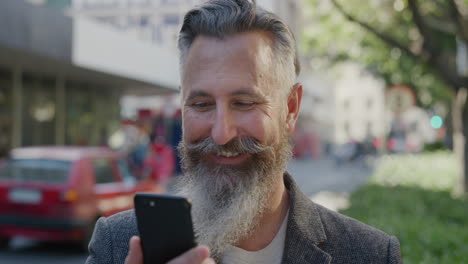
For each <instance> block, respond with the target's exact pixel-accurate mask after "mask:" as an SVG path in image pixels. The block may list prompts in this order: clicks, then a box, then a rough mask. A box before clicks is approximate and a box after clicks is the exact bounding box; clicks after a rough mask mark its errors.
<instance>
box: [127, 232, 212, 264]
mask: <svg viewBox="0 0 468 264" xmlns="http://www.w3.org/2000/svg"><path fill="white" fill-rule="evenodd" d="M129 244H130V249H129V252H128V255H127V258H126V259H125V264H143V251H142V249H141V241H140V238H139V237H137V236H134V237H132V238H131V239H130V241H129ZM209 254H210V252H209V249H208V247H206V246H197V247H195V248H193V249H191V250H189V251H187V252H185V253H184V254H182V255H181V256H179V257H177V258H175V259H173V260H171V261H170V262H168V263H167V264H215V262H214V260H213V259H211V258H209Z"/></svg>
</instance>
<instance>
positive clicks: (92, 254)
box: [85, 217, 114, 264]
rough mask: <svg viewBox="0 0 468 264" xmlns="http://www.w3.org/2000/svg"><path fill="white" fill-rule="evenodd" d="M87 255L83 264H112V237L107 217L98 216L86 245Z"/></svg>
mask: <svg viewBox="0 0 468 264" xmlns="http://www.w3.org/2000/svg"><path fill="white" fill-rule="evenodd" d="M88 251H89V256H88V259H87V260H86V263H85V264H107V263H109V264H112V263H114V261H113V253H112V239H111V234H110V229H109V225H108V222H107V219H106V218H104V217H101V218H99V220H98V221H97V222H96V226H95V228H94V233H93V236H92V238H91V242H90V243H89V246H88Z"/></svg>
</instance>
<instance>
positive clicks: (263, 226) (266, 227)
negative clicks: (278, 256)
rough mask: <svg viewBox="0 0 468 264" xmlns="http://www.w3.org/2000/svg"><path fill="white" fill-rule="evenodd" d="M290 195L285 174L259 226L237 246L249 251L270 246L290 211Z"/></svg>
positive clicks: (274, 191) (278, 181)
mask: <svg viewBox="0 0 468 264" xmlns="http://www.w3.org/2000/svg"><path fill="white" fill-rule="evenodd" d="M288 208H289V196H288V192H287V190H286V187H285V186H284V180H283V174H281V176H280V178H279V179H278V180H277V181H276V184H275V186H274V187H273V192H272V193H271V197H270V199H269V203H268V205H267V208H266V209H265V211H264V213H263V215H262V217H261V219H260V220H259V223H258V225H257V228H256V229H255V230H254V231H253V232H252V234H251V235H250V236H249V237H247V238H246V239H243V240H241V241H239V242H238V243H237V244H236V245H235V246H236V247H239V248H242V249H244V250H247V251H257V250H260V249H263V248H265V247H266V246H268V245H269V244H270V243H271V241H273V239H274V238H275V236H276V234H277V233H278V231H279V229H280V227H281V224H282V223H283V220H284V218H285V217H286V214H287V212H288Z"/></svg>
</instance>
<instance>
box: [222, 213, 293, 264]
mask: <svg viewBox="0 0 468 264" xmlns="http://www.w3.org/2000/svg"><path fill="white" fill-rule="evenodd" d="M288 216H289V211H288V213H287V214H286V217H285V218H284V220H283V223H282V224H281V227H280V229H279V231H278V233H277V234H276V236H275V238H274V239H273V241H271V243H270V244H269V245H268V246H266V247H265V248H263V249H260V250H258V251H247V250H244V249H241V248H238V247H234V246H231V247H230V248H229V249H228V250H226V252H224V254H223V257H222V258H221V264H252V263H258V264H280V263H281V259H282V258H283V250H284V243H285V240H286V226H287V223H288Z"/></svg>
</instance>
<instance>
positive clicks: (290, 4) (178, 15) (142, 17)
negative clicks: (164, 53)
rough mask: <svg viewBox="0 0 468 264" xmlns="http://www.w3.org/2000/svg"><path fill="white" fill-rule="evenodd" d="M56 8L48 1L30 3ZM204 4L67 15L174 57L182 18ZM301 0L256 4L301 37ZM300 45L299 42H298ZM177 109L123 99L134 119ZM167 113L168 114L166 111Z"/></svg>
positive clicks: (154, 3)
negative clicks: (149, 112)
mask: <svg viewBox="0 0 468 264" xmlns="http://www.w3.org/2000/svg"><path fill="white" fill-rule="evenodd" d="M33 1H42V2H46V3H47V4H49V5H54V6H56V4H54V3H52V2H50V0H48V1H47V0H33ZM204 1H206V0H70V1H68V2H70V5H69V8H68V9H67V13H68V14H69V15H71V16H72V17H75V18H89V19H92V20H94V21H96V22H98V23H101V24H103V25H106V26H109V27H113V28H115V29H116V30H118V31H120V32H124V33H125V34H129V35H131V36H133V37H135V38H137V39H140V40H142V41H144V42H146V43H151V44H153V45H155V46H158V47H162V48H165V49H168V50H172V52H174V53H177V36H178V33H179V30H180V26H181V24H182V20H183V16H184V14H185V13H186V12H187V11H188V10H189V9H190V8H192V7H193V6H195V5H197V4H200V3H202V2H204ZM302 2H303V0H258V1H257V3H258V4H259V5H260V6H262V7H264V8H265V9H267V10H269V11H273V12H275V13H276V14H278V15H279V16H280V17H281V18H283V19H284V20H285V21H286V23H287V24H288V25H289V26H290V27H291V29H292V31H293V32H294V33H295V35H296V38H299V37H300V35H301V32H300V31H301V21H302V20H301V19H302V17H301V8H302ZM298 42H299V40H298ZM178 106H179V100H177V98H174V97H173V96H170V97H161V96H144V97H141V96H125V97H123V98H122V107H123V112H122V114H123V116H124V117H126V118H130V117H134V116H135V115H137V113H138V109H163V111H165V109H164V108H167V107H169V108H171V109H172V108H174V107H178ZM169 111H170V110H169Z"/></svg>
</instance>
